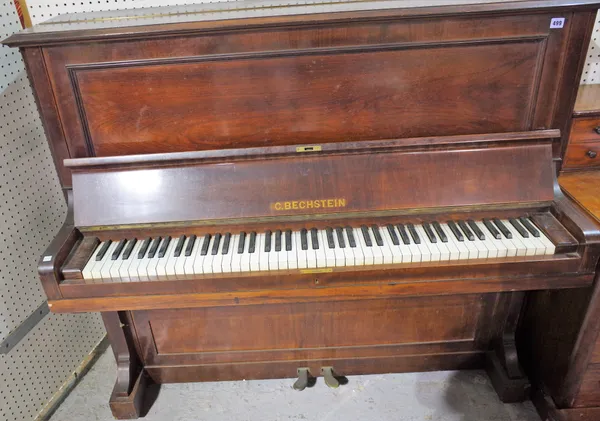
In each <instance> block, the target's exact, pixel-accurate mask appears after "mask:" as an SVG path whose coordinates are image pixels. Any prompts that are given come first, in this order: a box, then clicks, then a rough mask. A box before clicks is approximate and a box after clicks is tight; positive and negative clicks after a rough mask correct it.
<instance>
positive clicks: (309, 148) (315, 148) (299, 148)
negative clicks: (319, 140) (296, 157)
mask: <svg viewBox="0 0 600 421" xmlns="http://www.w3.org/2000/svg"><path fill="white" fill-rule="evenodd" d="M321 149H322V148H321V145H307V146H296V152H320V151H321Z"/></svg>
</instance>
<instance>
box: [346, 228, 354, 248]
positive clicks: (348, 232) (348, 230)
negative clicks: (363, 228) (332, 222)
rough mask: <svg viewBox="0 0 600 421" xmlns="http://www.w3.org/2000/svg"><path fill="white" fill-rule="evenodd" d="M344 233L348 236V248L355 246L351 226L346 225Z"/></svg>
mask: <svg viewBox="0 0 600 421" xmlns="http://www.w3.org/2000/svg"><path fill="white" fill-rule="evenodd" d="M346 235H347V236H348V245H349V246H350V248H356V238H354V230H352V227H350V226H347V227H346Z"/></svg>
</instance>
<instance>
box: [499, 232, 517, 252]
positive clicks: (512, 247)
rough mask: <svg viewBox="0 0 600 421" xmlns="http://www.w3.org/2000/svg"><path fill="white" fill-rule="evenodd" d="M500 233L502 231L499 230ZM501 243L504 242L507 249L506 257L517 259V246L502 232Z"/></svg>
mask: <svg viewBox="0 0 600 421" xmlns="http://www.w3.org/2000/svg"><path fill="white" fill-rule="evenodd" d="M498 231H500V230H498ZM500 241H502V243H503V244H504V246H505V247H506V257H515V256H516V255H517V246H515V245H514V244H513V242H512V241H511V239H509V238H506V237H505V236H504V234H502V232H501V231H500Z"/></svg>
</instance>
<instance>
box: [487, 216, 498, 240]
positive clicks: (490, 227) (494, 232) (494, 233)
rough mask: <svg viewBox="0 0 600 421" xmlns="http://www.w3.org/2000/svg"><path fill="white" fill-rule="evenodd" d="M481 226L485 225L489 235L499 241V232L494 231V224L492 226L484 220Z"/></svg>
mask: <svg viewBox="0 0 600 421" xmlns="http://www.w3.org/2000/svg"><path fill="white" fill-rule="evenodd" d="M483 225H485V227H486V228H487V229H488V231H489V232H490V234H492V237H494V238H495V239H496V240H499V239H500V237H501V235H500V231H498V230H497V229H496V227H495V226H494V224H492V222H491V221H490V220H489V219H484V220H483Z"/></svg>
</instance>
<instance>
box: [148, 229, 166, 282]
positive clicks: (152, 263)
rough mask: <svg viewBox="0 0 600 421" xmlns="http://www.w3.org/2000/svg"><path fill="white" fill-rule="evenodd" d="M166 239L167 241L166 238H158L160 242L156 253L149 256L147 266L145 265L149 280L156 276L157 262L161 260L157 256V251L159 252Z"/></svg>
mask: <svg viewBox="0 0 600 421" xmlns="http://www.w3.org/2000/svg"><path fill="white" fill-rule="evenodd" d="M166 241H167V239H166V238H162V239H161V240H160V244H159V245H158V248H157V249H156V253H155V254H154V257H152V258H150V260H149V261H148V266H147V267H146V271H147V272H148V279H149V280H153V279H156V278H158V271H157V270H156V268H157V266H158V262H159V261H160V260H161V258H160V257H159V252H160V249H161V247H162V246H163V244H165V242H166Z"/></svg>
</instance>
